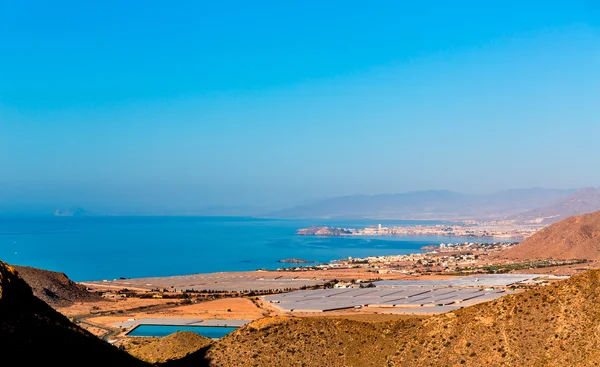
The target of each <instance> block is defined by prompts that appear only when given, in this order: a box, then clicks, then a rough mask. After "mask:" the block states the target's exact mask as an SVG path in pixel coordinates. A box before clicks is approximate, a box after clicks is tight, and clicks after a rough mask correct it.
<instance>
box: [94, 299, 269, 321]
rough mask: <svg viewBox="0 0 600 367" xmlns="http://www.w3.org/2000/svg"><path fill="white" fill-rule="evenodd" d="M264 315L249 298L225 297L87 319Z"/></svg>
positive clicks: (212, 317) (229, 317) (250, 318)
mask: <svg viewBox="0 0 600 367" xmlns="http://www.w3.org/2000/svg"><path fill="white" fill-rule="evenodd" d="M263 316H264V315H263V311H261V310H260V309H259V308H258V307H257V306H256V305H255V304H254V303H253V302H252V301H250V300H249V299H247V298H224V299H219V300H215V301H207V302H200V303H197V304H191V305H182V306H175V307H169V308H157V309H149V310H146V311H144V310H141V311H140V310H135V311H126V312H123V313H119V314H112V315H104V316H96V317H90V318H87V319H86V321H88V322H91V323H94V324H97V325H102V326H105V327H114V325H115V324H118V323H120V322H125V321H127V319H129V318H135V319H143V318H158V317H160V318H175V319H182V318H183V319H185V318H189V319H201V320H211V319H222V320H256V319H258V318H261V317H263Z"/></svg>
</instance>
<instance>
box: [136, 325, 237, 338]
mask: <svg viewBox="0 0 600 367" xmlns="http://www.w3.org/2000/svg"><path fill="white" fill-rule="evenodd" d="M235 329H237V328H235V327H229V326H172V325H139V326H137V327H136V328H135V329H133V330H132V331H131V332H129V333H128V334H127V335H129V336H157V337H163V336H167V335H171V334H173V333H174V332H177V331H191V332H194V333H197V334H200V335H202V336H205V337H207V338H211V339H218V338H222V337H224V336H225V335H227V334H229V333H230V332H232V331H234V330H235Z"/></svg>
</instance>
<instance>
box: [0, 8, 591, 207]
mask: <svg viewBox="0 0 600 367" xmlns="http://www.w3.org/2000/svg"><path fill="white" fill-rule="evenodd" d="M94 3H95V4H92V2H90V1H71V2H66V1H50V2H49V1H26V0H0V45H1V47H0V206H1V205H2V204H4V206H5V207H17V206H19V205H25V206H27V205H29V206H31V207H33V206H36V205H47V206H49V207H57V206H65V205H66V206H69V205H76V206H83V207H90V208H92V209H99V210H109V211H110V210H142V211H143V210H161V209H173V208H197V207H203V206H210V205H258V206H265V205H266V206H286V205H289V204H290V203H294V202H297V201H302V200H307V199H311V198H320V197H326V196H337V195H347V194H355V193H363V194H376V193H391V192H403V191H409V190H421V189H450V190H456V191H462V192H492V191H496V190H502V189H509V188H524V187H532V186H543V187H553V188H577V187H582V186H598V185H600V170H599V169H597V167H598V158H599V157H600V143H599V139H600V102H599V98H600V67H599V65H600V6H599V5H596V3H597V2H596V1H594V0H589V1H577V0H573V1H548V0H546V1H506V0H505V1H480V0H479V1H459V0H457V1H451V2H450V1H441V0H440V1H422V2H416V1H414V2H408V1H404V2H399V1H389V2H386V1H377V2H365V1H348V0H346V1H294V2H293V1H272V2H264V1H189V2H185V1H172V2H165V1H143V2H136V4H137V5H132V4H130V3H128V2H123V1H96V2H94ZM409 3H410V4H409Z"/></svg>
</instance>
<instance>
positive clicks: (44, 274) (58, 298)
mask: <svg viewBox="0 0 600 367" xmlns="http://www.w3.org/2000/svg"><path fill="white" fill-rule="evenodd" d="M13 268H14V269H15V270H17V272H18V273H19V276H20V277H21V278H23V280H25V282H26V283H27V284H28V285H29V286H30V287H31V289H32V290H33V294H34V295H35V296H36V297H38V298H39V299H41V300H42V301H44V302H46V303H47V304H49V305H50V306H52V307H54V308H56V307H67V306H70V305H72V304H73V303H74V302H86V301H99V300H102V298H101V297H100V296H97V295H95V294H93V293H90V292H88V291H87V290H86V288H85V287H84V286H82V285H79V284H77V283H75V282H73V281H72V280H71V279H69V278H68V277H67V276H66V275H65V273H58V272H55V271H49V270H42V269H37V268H31V267H29V266H13Z"/></svg>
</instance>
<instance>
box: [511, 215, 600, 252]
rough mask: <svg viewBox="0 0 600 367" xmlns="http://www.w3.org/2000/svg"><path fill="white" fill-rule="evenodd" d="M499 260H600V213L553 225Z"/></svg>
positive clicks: (568, 219) (512, 249)
mask: <svg viewBox="0 0 600 367" xmlns="http://www.w3.org/2000/svg"><path fill="white" fill-rule="evenodd" d="M500 257H502V258H505V259H514V260H530V259H564V260H568V259H588V260H600V212H595V213H590V214H584V215H580V216H573V217H569V218H567V219H564V220H562V221H560V222H558V223H554V224H552V225H551V226H548V227H546V228H544V229H542V230H541V231H539V232H538V233H536V234H534V235H533V236H531V237H529V238H528V239H526V240H525V241H523V242H521V243H520V244H518V245H516V246H514V247H513V248H510V249H508V250H506V251H504V252H502V253H501V254H500Z"/></svg>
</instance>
